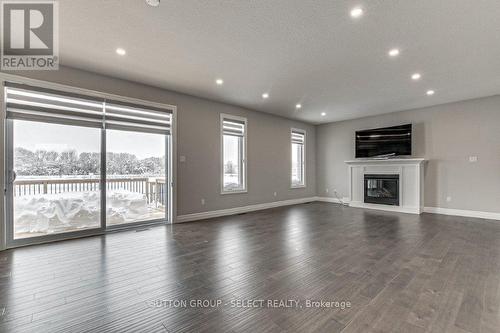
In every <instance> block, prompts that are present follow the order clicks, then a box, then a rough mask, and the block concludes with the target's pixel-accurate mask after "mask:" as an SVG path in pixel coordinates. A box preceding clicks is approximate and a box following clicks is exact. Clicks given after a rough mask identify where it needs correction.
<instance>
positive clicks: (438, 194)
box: [316, 96, 500, 212]
mask: <svg viewBox="0 0 500 333" xmlns="http://www.w3.org/2000/svg"><path fill="white" fill-rule="evenodd" d="M404 123H413V126H414V135H413V140H414V142H413V149H414V151H413V153H414V155H413V156H414V157H424V158H426V159H429V162H428V164H427V166H426V170H425V206H427V207H441V208H452V209H464V210H477V211H487V212H500V96H494V97H487V98H481V99H474V100H468V101H462V102H457V103H450V104H444V105H439V106H434V107H429V108H424V109H417V110H410V111H402V112H396V113H390V114H385V115H381V116H374V117H367V118H361V119H355V120H350V121H343V122H337V123H331V124H325V125H320V126H317V128H316V155H317V160H316V167H317V170H316V175H317V179H316V186H317V189H318V192H317V193H318V196H326V197H328V196H330V197H332V196H333V189H337V191H338V192H339V193H340V194H341V196H348V193H349V188H348V183H347V180H348V169H347V166H346V164H345V163H344V161H346V160H350V159H353V158H354V132H355V131H356V130H360V129H368V128H374V127H384V126H392V125H399V124H404ZM469 156H477V157H478V162H477V163H470V162H469ZM326 188H329V189H330V192H329V193H328V194H327V193H326ZM447 197H451V201H450V202H447V200H446V198H447Z"/></svg>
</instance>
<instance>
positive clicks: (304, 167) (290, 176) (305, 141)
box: [288, 127, 307, 189]
mask: <svg viewBox="0 0 500 333" xmlns="http://www.w3.org/2000/svg"><path fill="white" fill-rule="evenodd" d="M293 132H298V133H302V134H304V147H303V151H304V152H303V155H304V156H303V157H304V158H303V161H302V164H303V165H302V173H303V176H302V177H303V180H304V184H300V185H294V184H293V183H292V143H291V142H292V133H293ZM306 146H307V132H306V130H303V129H301V128H293V127H292V128H290V175H289V177H288V179H290V188H291V189H297V188H305V187H306V186H307V185H306V184H307V183H306V178H307V177H306V175H307V173H306V164H307V163H306V159H307V155H306Z"/></svg>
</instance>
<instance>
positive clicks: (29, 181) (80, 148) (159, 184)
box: [4, 82, 174, 246]
mask: <svg viewBox="0 0 500 333" xmlns="http://www.w3.org/2000/svg"><path fill="white" fill-rule="evenodd" d="M4 85H5V88H4V96H5V107H6V130H7V131H6V132H7V141H6V142H7V145H8V147H7V161H6V163H7V174H8V182H7V199H6V200H7V207H8V213H7V214H8V223H7V232H8V239H7V242H8V243H9V246H10V245H17V244H19V245H25V244H29V243H30V242H31V243H32V242H34V241H37V242H38V241H40V240H42V241H44V240H55V239H64V238H68V237H70V236H71V237H74V236H75V235H82V234H83V233H84V234H90V233H95V232H101V231H104V230H105V229H106V228H110V229H111V228H113V227H115V226H123V225H125V224H130V223H136V222H137V223H143V222H144V223H145V222H148V223H150V222H166V220H167V219H168V218H170V217H171V215H170V214H171V211H172V210H171V209H170V208H171V207H170V205H171V202H172V201H171V198H172V195H171V191H172V186H171V185H170V184H171V179H172V174H171V170H172V168H171V161H172V159H171V152H172V149H171V147H170V145H171V144H172V140H171V125H172V121H173V116H174V107H171V106H163V105H162V104H156V103H148V102H145V103H142V102H141V101H139V100H132V99H126V98H120V97H118V96H116V100H115V97H114V96H99V95H98V94H93V95H90V96H87V95H83V94H80V92H70V91H59V90H54V89H51V88H42V87H34V86H30V85H26V84H18V83H11V82H5V83H4ZM84 93H85V92H84ZM108 97H109V98H108ZM69 235H70V236H69ZM40 237H43V238H40Z"/></svg>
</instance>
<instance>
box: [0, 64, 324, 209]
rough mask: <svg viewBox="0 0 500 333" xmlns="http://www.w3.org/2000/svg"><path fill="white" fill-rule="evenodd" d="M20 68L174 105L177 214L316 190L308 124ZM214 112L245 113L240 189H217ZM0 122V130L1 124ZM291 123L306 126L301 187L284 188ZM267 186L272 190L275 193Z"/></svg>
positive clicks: (67, 71) (93, 77)
mask: <svg viewBox="0 0 500 333" xmlns="http://www.w3.org/2000/svg"><path fill="white" fill-rule="evenodd" d="M14 74H20V73H14ZM22 74H23V75H24V76H27V77H30V78H34V79H40V80H46V81H50V82H55V83H60V84H66V85H70V86H74V87H79V88H85V89H91V90H97V91H102V92H105V93H112V94H117V95H123V96H128V97H133V98H140V99H145V100H150V101H154V102H160V103H168V104H173V105H176V106H177V111H178V113H177V120H178V126H177V152H178V154H177V155H178V156H180V155H183V156H186V162H184V163H178V164H177V165H178V169H177V177H178V190H177V191H178V192H177V195H178V198H177V214H178V215H184V214H190V213H197V212H203V211H212V210H218V209H226V208H233V207H239V206H247V205H253V204H260V203H267V202H271V201H279V200H287V199H297V198H304V197H313V196H315V195H316V186H315V171H316V167H315V160H316V157H315V147H316V145H315V127H314V126H313V125H308V124H305V123H301V122H297V121H292V120H289V119H285V118H281V117H276V116H272V115H269V114H265V113H262V112H257V111H252V110H248V109H244V108H241V107H237V106H232V105H228V104H223V103H218V102H214V101H210V100H206V99H201V98H197V97H193V96H189V95H184V94H179V93H175V92H171V91H167V90H162V89H158V88H154V87H149V86H146V85H141V84H136V83H133V82H129V81H124V80H119V79H113V78H110V77H105V76H100V75H97V74H93V73H90V72H85V71H81V70H76V69H72V68H65V67H62V68H61V69H60V70H59V71H52V72H49V71H36V72H23V73H22ZM220 113H228V114H233V115H238V116H243V117H247V119H248V156H247V159H248V193H246V194H229V195H221V194H220V137H219V135H220V133H219V122H220V119H219V115H220ZM0 127H1V129H0V131H2V130H3V126H0ZM291 127H296V128H301V129H304V130H306V131H307V143H306V144H307V147H306V150H307V162H306V163H307V164H306V172H307V175H306V177H307V178H306V181H307V187H306V188H305V189H290V128H291ZM2 141H3V135H2ZM1 146H2V147H3V142H2V143H1ZM2 156H3V152H2ZM1 177H2V178H3V173H2V174H1ZM2 183H3V179H2ZM273 192H277V196H276V197H274V196H273ZM201 198H205V200H206V203H205V205H204V206H202V205H201ZM0 209H1V207H0ZM2 216H3V214H2Z"/></svg>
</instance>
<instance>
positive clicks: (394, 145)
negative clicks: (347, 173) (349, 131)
mask: <svg viewBox="0 0 500 333" xmlns="http://www.w3.org/2000/svg"><path fill="white" fill-rule="evenodd" d="M411 130H412V126H411V124H406V125H400V126H392V127H384V128H376V129H369V130H363V131H356V158H370V157H391V156H409V155H411Z"/></svg>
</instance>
